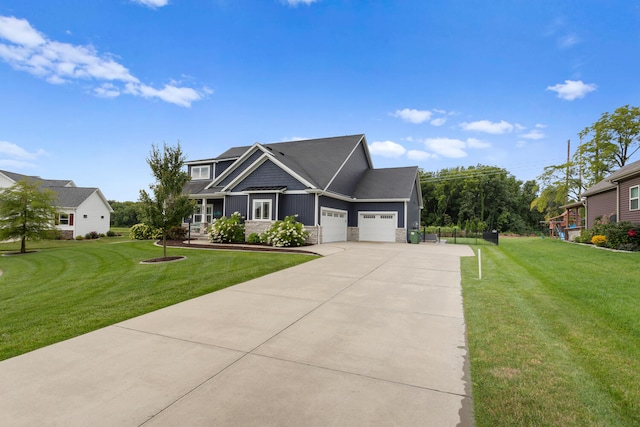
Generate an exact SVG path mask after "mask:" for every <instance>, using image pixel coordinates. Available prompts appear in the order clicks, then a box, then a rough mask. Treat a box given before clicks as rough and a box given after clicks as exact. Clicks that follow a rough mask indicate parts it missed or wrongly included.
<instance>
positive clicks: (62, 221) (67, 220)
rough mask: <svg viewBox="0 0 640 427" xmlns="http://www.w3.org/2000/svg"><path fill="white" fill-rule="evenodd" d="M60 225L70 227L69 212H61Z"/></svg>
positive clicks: (59, 216)
mask: <svg viewBox="0 0 640 427" xmlns="http://www.w3.org/2000/svg"><path fill="white" fill-rule="evenodd" d="M63 215H64V216H66V218H64V219H63V218H62V216H63ZM58 224H59V225H69V213H67V212H59V213H58Z"/></svg>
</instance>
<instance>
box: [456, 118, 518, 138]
mask: <svg viewBox="0 0 640 427" xmlns="http://www.w3.org/2000/svg"><path fill="white" fill-rule="evenodd" d="M460 127H462V129H464V130H469V131H476V132H485V133H491V134H494V135H499V134H503V133H510V132H513V128H514V125H512V124H511V123H509V122H505V121H504V120H501V121H500V122H497V123H496V122H491V121H489V120H479V121H476V122H464V123H462V124H460Z"/></svg>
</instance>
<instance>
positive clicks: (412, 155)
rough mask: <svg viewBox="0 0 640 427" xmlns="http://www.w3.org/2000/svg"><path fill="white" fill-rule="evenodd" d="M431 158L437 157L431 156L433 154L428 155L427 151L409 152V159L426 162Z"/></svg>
mask: <svg viewBox="0 0 640 427" xmlns="http://www.w3.org/2000/svg"><path fill="white" fill-rule="evenodd" d="M431 157H435V156H434V155H433V154H431V153H427V152H426V151H422V150H409V151H407V159H411V160H425V159H429V158H431Z"/></svg>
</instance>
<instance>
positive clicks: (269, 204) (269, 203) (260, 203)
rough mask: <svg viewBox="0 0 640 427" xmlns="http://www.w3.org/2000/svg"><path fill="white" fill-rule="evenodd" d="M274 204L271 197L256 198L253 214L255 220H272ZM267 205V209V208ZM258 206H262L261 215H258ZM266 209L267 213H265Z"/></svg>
mask: <svg viewBox="0 0 640 427" xmlns="http://www.w3.org/2000/svg"><path fill="white" fill-rule="evenodd" d="M272 205H273V201H272V200H271V199H254V200H253V210H252V211H251V212H252V215H253V219H254V220H255V221H271V207H272ZM265 206H267V209H265ZM258 207H259V208H260V215H259V216H258V215H256V213H257V211H258ZM265 211H266V212H267V215H265Z"/></svg>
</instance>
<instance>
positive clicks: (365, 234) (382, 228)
mask: <svg viewBox="0 0 640 427" xmlns="http://www.w3.org/2000/svg"><path fill="white" fill-rule="evenodd" d="M397 226H398V213H397V212H359V215H358V228H359V229H360V241H361V242H395V241H396V228H397Z"/></svg>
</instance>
